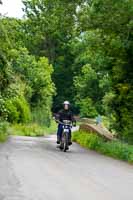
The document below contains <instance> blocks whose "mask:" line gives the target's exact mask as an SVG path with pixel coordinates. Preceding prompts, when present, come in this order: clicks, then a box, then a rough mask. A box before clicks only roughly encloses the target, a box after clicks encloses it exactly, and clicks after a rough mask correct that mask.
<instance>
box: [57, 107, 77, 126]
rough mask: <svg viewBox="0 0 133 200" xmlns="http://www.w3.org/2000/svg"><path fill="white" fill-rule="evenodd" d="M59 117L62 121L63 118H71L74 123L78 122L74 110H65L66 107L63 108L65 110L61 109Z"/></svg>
mask: <svg viewBox="0 0 133 200" xmlns="http://www.w3.org/2000/svg"><path fill="white" fill-rule="evenodd" d="M57 119H58V120H59V121H60V122H62V121H63V120H70V121H72V122H73V123H75V122H76V120H75V118H74V115H73V113H72V111H71V110H65V109H63V110H61V111H59V112H58V115H57Z"/></svg>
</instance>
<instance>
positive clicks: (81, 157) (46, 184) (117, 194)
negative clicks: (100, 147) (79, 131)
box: [0, 136, 133, 200]
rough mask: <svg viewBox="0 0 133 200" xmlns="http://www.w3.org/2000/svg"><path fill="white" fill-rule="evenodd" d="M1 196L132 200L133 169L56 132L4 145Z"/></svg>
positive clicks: (4, 199)
mask: <svg viewBox="0 0 133 200" xmlns="http://www.w3.org/2000/svg"><path fill="white" fill-rule="evenodd" d="M0 200H133V167H132V166H130V165H128V164H126V163H124V162H121V161H117V160H114V159H111V158H108V157H104V156H102V155H99V154H97V153H95V152H93V151H88V150H85V149H82V148H81V147H79V145H77V144H74V145H73V146H72V148H71V151H70V152H68V153H63V152H60V151H59V150H58V149H56V148H55V136H49V137H46V138H30V137H11V138H10V139H9V141H8V142H7V143H6V144H4V145H3V144H2V145H1V144H0Z"/></svg>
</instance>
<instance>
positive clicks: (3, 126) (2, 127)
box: [0, 122, 8, 142]
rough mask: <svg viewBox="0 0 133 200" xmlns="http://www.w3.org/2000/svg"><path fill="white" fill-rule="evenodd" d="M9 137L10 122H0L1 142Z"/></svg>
mask: <svg viewBox="0 0 133 200" xmlns="http://www.w3.org/2000/svg"><path fill="white" fill-rule="evenodd" d="M7 138H8V123H7V122H0V142H5V141H6V140H7Z"/></svg>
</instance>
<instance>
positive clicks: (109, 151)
mask: <svg viewBox="0 0 133 200" xmlns="http://www.w3.org/2000/svg"><path fill="white" fill-rule="evenodd" d="M73 140H74V141H75V142H77V143H79V144H80V145H81V146H83V147H86V148H89V149H93V150H96V151H98V152H100V153H102V154H104V155H108V156H111V157H113V158H118V159H120V160H124V161H128V162H129V163H133V146H132V145H128V144H126V143H122V142H120V141H111V142H110V141H109V142H105V141H104V139H103V138H101V137H100V136H98V135H94V134H92V133H90V134H89V133H86V132H82V131H77V132H75V133H74V134H73Z"/></svg>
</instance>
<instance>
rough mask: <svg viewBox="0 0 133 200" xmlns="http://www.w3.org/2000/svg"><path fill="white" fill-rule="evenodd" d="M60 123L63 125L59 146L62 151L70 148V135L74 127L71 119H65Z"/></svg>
mask: <svg viewBox="0 0 133 200" xmlns="http://www.w3.org/2000/svg"><path fill="white" fill-rule="evenodd" d="M59 123H60V124H62V125H63V126H62V128H63V130H62V137H61V141H60V145H59V148H60V150H61V151H64V152H66V151H67V150H69V137H70V131H71V128H72V122H71V121H69V120H63V122H59Z"/></svg>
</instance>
